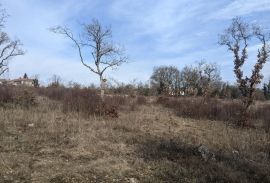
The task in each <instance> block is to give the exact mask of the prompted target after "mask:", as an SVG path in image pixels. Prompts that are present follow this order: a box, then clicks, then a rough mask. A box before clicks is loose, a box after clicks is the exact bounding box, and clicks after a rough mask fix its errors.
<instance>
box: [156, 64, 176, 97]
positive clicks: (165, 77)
mask: <svg viewBox="0 0 270 183" xmlns="http://www.w3.org/2000/svg"><path fill="white" fill-rule="evenodd" d="M151 85H152V88H155V89H156V90H157V92H158V94H164V95H179V92H180V71H179V70H178V69H177V68H176V67H174V66H160V67H155V68H154V72H153V74H152V76H151Z"/></svg>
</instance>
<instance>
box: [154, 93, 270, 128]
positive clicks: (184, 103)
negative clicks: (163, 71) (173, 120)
mask: <svg viewBox="0 0 270 183" xmlns="http://www.w3.org/2000/svg"><path fill="white" fill-rule="evenodd" d="M157 103H158V104H162V105H163V106H165V107H168V108H172V109H174V111H175V113H176V114H177V115H178V116H181V117H187V118H194V119H209V120H218V121H230V122H237V123H238V122H239V120H240V119H241V111H243V105H242V103H241V101H239V100H220V99H208V100H206V101H205V100H204V99H203V98H200V97H193V98H192V97H185V98H169V97H159V98H158V99H157ZM269 112H270V105H269V104H265V105H262V104H260V105H259V106H252V107H251V108H250V112H249V114H250V116H249V118H250V121H253V122H254V121H262V122H263V123H264V124H265V125H264V126H265V127H267V126H270V125H269V124H270V117H269V115H267V114H269ZM251 125H252V124H251Z"/></svg>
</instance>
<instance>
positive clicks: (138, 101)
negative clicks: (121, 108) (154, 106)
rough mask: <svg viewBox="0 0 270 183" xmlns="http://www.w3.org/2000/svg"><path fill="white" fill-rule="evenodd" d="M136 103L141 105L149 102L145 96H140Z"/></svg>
mask: <svg viewBox="0 0 270 183" xmlns="http://www.w3.org/2000/svg"><path fill="white" fill-rule="evenodd" d="M136 103H137V104H139V105H145V104H146V103H147V100H146V98H145V97H144V96H138V97H137V99H136Z"/></svg>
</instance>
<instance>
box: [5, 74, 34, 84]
mask: <svg viewBox="0 0 270 183" xmlns="http://www.w3.org/2000/svg"><path fill="white" fill-rule="evenodd" d="M0 85H12V86H30V87H33V86H34V79H29V78H28V77H27V75H26V74H24V77H23V78H19V79H13V80H7V79H0Z"/></svg>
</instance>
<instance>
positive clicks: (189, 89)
mask: <svg viewBox="0 0 270 183" xmlns="http://www.w3.org/2000/svg"><path fill="white" fill-rule="evenodd" d="M181 79H182V82H183V88H184V90H185V93H186V94H188V95H197V92H198V85H199V80H200V74H199V70H198V68H196V67H193V66H185V67H184V68H183V69H182V71H181Z"/></svg>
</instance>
